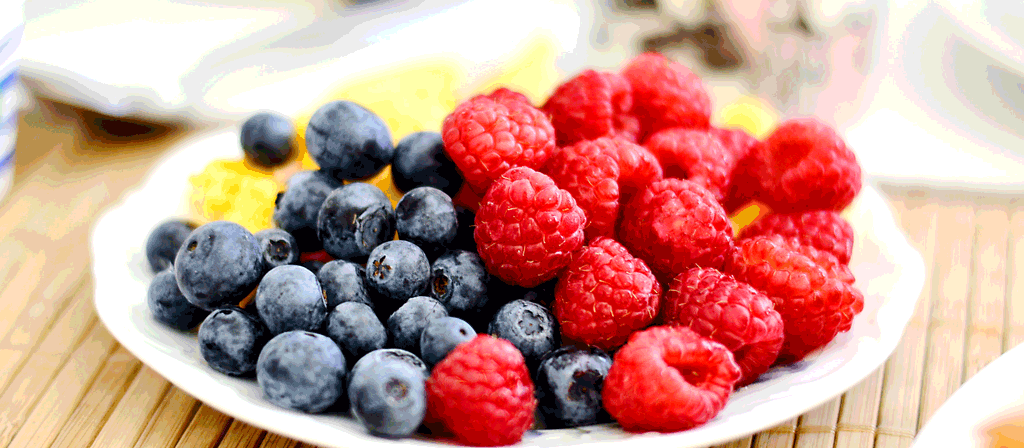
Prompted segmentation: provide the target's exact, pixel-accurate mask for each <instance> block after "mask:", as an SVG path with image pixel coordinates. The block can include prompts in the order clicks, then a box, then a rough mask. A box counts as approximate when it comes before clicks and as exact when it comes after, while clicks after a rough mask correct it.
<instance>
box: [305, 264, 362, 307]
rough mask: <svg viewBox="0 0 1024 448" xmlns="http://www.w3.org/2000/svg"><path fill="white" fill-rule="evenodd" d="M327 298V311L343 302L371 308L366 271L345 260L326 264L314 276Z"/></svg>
mask: <svg viewBox="0 0 1024 448" xmlns="http://www.w3.org/2000/svg"><path fill="white" fill-rule="evenodd" d="M316 278H317V280H320V287H321V288H323V289H324V297H326V298H327V309H332V308H334V307H336V306H338V305H339V304H342V303H345V302H357V303H362V304H364V305H368V306H369V307H370V308H373V300H371V298H370V292H369V291H368V290H367V286H366V270H365V269H364V268H363V267H362V266H361V265H358V264H356V263H353V262H351V261H346V260H333V261H329V262H327V264H325V265H323V267H321V268H320V272H318V273H317V274H316Z"/></svg>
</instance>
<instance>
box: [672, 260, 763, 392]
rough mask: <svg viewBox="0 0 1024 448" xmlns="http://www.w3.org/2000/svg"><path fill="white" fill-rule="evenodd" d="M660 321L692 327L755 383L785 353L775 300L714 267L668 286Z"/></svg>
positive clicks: (745, 380)
mask: <svg viewBox="0 0 1024 448" xmlns="http://www.w3.org/2000/svg"><path fill="white" fill-rule="evenodd" d="M661 321H662V322H664V323H665V324H670V325H682V326H684V327H689V328H690V329H692V330H693V331H696V332H697V334H699V335H701V336H704V337H707V338H711V339H713V340H715V341H716V342H720V343H722V345H724V346H725V347H726V348H728V349H729V350H730V351H731V352H732V354H733V357H734V358H735V359H736V364H738V365H739V366H740V371H741V372H742V373H743V377H742V378H740V381H739V383H737V387H738V386H744V385H747V384H750V383H751V382H753V381H754V380H756V379H757V377H759V376H761V374H762V373H764V372H765V371H767V370H768V367H771V365H772V363H773V362H775V358H776V357H778V356H779V349H781V348H782V339H783V332H782V317H781V316H779V313H778V312H777V311H775V306H774V305H773V304H772V301H771V299H769V298H768V296H766V295H764V293H762V292H760V291H758V290H756V289H754V288H753V287H751V286H750V285H748V284H746V283H743V282H739V281H737V280H736V279H735V278H733V277H732V276H731V275H729V274H723V273H721V272H719V271H718V270H716V269H712V268H692V269H690V270H689V271H686V272H685V273H683V274H680V275H678V276H677V277H676V278H675V279H673V280H672V282H671V283H669V289H668V291H666V292H665V296H664V297H663V299H662V302H661Z"/></svg>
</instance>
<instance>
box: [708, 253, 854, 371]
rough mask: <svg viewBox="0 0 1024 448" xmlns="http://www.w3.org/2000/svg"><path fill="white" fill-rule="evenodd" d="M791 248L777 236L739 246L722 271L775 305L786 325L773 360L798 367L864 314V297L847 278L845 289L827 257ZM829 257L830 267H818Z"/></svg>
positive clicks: (828, 255) (826, 254) (843, 283)
mask: <svg viewBox="0 0 1024 448" xmlns="http://www.w3.org/2000/svg"><path fill="white" fill-rule="evenodd" d="M794 243H795V240H793V239H787V238H785V237H782V236H779V235H761V236H755V237H753V238H748V239H745V240H741V241H740V242H738V243H737V246H736V250H735V251H733V253H732V257H731V259H730V261H729V262H728V263H727V266H726V272H728V273H730V274H732V275H733V276H734V277H736V279H737V280H739V281H741V282H746V283H748V284H749V285H750V286H753V287H754V288H757V289H758V290H760V291H761V292H763V293H765V295H767V296H768V297H769V298H771V300H772V302H773V303H775V310H776V311H778V312H779V314H780V315H781V316H782V321H783V322H785V329H784V330H785V333H786V338H785V342H783V344H782V350H781V352H780V353H779V359H778V361H781V362H783V363H790V362H795V361H799V360H801V359H803V358H804V357H805V356H807V354H808V353H810V352H811V351H814V350H815V349H817V348H819V347H822V346H824V345H825V344H828V343H829V342H830V341H832V339H833V338H835V336H836V335H837V334H839V333H842V332H845V331H847V330H849V329H850V325H851V324H852V322H853V317H854V316H855V315H856V314H857V313H860V312H861V310H863V309H864V296H863V295H861V293H860V291H858V290H857V289H856V288H854V287H853V285H852V284H851V283H852V276H850V277H851V283H848V282H847V281H845V279H843V278H842V277H841V276H840V275H839V274H838V272H837V269H839V267H843V268H845V265H842V264H839V263H838V262H835V257H833V256H832V255H831V254H828V253H825V252H820V251H818V250H816V249H814V248H812V247H810V246H799V245H795V244H794ZM829 257H831V260H832V262H834V263H835V264H834V265H832V266H828V264H829V262H828V261H824V262H822V261H821V260H829ZM816 260H818V261H816ZM823 264H824V265H825V266H823ZM846 272H847V273H848V272H849V271H846Z"/></svg>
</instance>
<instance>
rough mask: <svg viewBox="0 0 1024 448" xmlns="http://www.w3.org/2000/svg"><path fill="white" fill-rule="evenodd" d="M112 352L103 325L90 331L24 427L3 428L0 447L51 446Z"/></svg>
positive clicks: (27, 447) (29, 416)
mask: <svg viewBox="0 0 1024 448" xmlns="http://www.w3.org/2000/svg"><path fill="white" fill-rule="evenodd" d="M115 348H117V342H115V341H114V337H113V336H111V335H110V333H109V332H108V331H107V329H106V328H103V326H102V325H97V326H95V327H93V330H92V331H91V332H90V333H89V335H88V336H86V339H85V342H83V343H82V345H81V346H80V347H79V348H78V349H77V350H75V352H74V353H72V354H71V357H70V358H69V359H68V362H67V364H65V365H64V367H63V368H62V369H61V371H60V373H58V374H57V376H56V377H54V379H53V381H52V382H51V383H50V386H49V387H48V388H46V390H45V392H43V394H42V396H41V397H40V398H39V401H38V402H36V404H35V406H33V407H32V412H31V413H30V414H29V415H28V417H27V418H26V419H25V421H24V424H22V425H15V426H13V427H5V430H4V431H3V433H0V446H3V445H7V446H8V448H37V447H41V446H49V445H50V444H51V443H53V440H54V439H55V438H56V437H57V433H58V432H59V431H60V429H61V427H62V425H63V424H64V422H66V421H67V419H68V417H69V416H70V415H71V413H72V412H74V410H75V407H76V406H77V405H78V403H79V401H80V400H81V399H82V397H83V395H84V394H85V392H86V391H87V390H88V388H89V385H91V384H92V382H93V379H94V378H96V376H97V374H98V373H99V372H100V370H101V369H102V367H103V366H104V364H105V361H106V360H107V358H108V357H109V356H110V355H111V353H112V352H113V351H114V349H115ZM12 430H13V431H12ZM11 436H13V440H11V439H10V437H11ZM8 443H9V444H8Z"/></svg>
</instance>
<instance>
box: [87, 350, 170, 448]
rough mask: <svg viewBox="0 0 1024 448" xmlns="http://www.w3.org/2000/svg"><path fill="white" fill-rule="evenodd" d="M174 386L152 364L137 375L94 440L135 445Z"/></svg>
mask: <svg viewBox="0 0 1024 448" xmlns="http://www.w3.org/2000/svg"><path fill="white" fill-rule="evenodd" d="M170 388H171V383H169V382H167V380H165V379H164V377H162V376H160V375H159V374H157V373H156V372H155V371H154V370H153V369H150V368H149V367H142V369H141V370H139V373H138V374H137V375H135V379H134V380H132V383H131V385H130V386H128V390H127V391H125V393H124V396H123V398H122V399H121V400H120V401H119V402H118V403H117V406H116V407H115V408H114V410H113V411H112V412H111V413H110V416H109V417H108V418H107V421H106V422H104V423H103V427H102V428H101V429H100V432H99V434H97V435H96V438H95V440H93V442H92V445H91V446H92V447H95V448H131V447H132V446H134V445H135V441H136V440H138V439H139V436H141V435H142V431H143V430H144V429H145V428H146V423H147V422H148V421H149V420H150V419H151V418H152V417H153V414H154V413H155V412H156V410H157V407H159V406H160V404H161V402H163V399H164V396H165V395H167V392H168V391H169V390H170Z"/></svg>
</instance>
